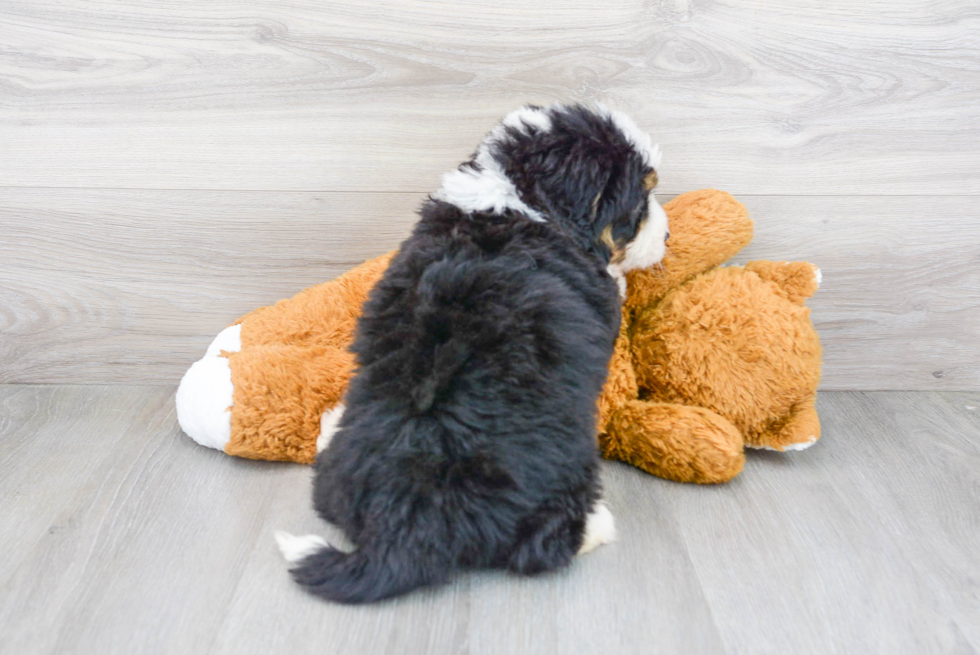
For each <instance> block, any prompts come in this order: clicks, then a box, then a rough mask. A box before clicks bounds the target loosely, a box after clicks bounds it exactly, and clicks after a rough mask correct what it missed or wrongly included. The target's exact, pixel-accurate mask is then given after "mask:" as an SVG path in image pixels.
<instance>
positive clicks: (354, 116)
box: [0, 0, 980, 195]
mask: <svg viewBox="0 0 980 655" xmlns="http://www.w3.org/2000/svg"><path fill="white" fill-rule="evenodd" d="M978 20H980V12H978V9H977V7H976V5H975V4H974V3H970V2H963V1H962V0H944V1H940V2H937V1H935V0H903V1H901V2H895V1H893V0H888V1H886V0H861V1H858V2H849V3H847V4H846V5H841V6H838V7H834V8H833V9H828V7H827V5H826V3H825V2H823V1H822V0H778V1H776V2H763V1H762V0H753V1H751V2H743V1H741V0H723V1H709V2H689V1H687V0H676V1H675V0H664V1H655V2H646V1H643V0H612V1H610V2H604V3H603V4H602V6H601V9H600V8H599V7H598V6H597V5H596V4H595V3H594V2H592V1H591V0H575V1H573V2H559V1H558V0H541V1H539V2H536V3H527V2H523V1H520V0H503V1H498V2H493V3H489V2H469V3H447V2H440V1H427V2H404V1H386V2H380V3H369V4H364V3H362V2H358V1H357V0H334V1H327V2H312V1H310V0H275V1H272V0H261V1H257V2H248V3H243V2H240V1H239V0H221V1H216V2H206V3H201V2H191V1H188V0H182V1H178V2H161V1H159V0H122V1H120V2H112V3H95V4H93V3H89V2H84V1H83V0H8V1H6V2H4V3H3V6H2V8H0V33H2V34H3V56H2V57H0V99H2V103H0V107H2V111H0V152H3V153H4V156H3V163H2V164H0V185H6V186H48V187H83V188H87V187H117V188H208V189H250V190H254V189H276V190H327V191H410V192H416V193H418V192H427V191H429V190H431V189H432V188H433V187H434V185H435V184H436V182H437V180H438V177H439V175H440V173H442V172H443V171H445V170H447V169H449V168H452V167H454V166H455V165H456V164H457V163H458V162H459V161H460V160H461V159H463V158H464V157H465V156H466V155H468V153H470V152H471V151H472V150H473V148H474V146H475V144H476V142H477V140H478V139H479V138H480V136H481V135H482V134H483V133H484V132H485V131H487V130H488V129H489V128H490V127H491V126H492V125H493V124H494V122H495V121H496V120H497V119H498V118H499V117H500V116H501V115H502V114H503V113H505V112H507V111H509V110H510V109H512V108H513V107H514V106H516V105H518V104H520V103H523V102H527V101H535V102H550V101H556V100H560V101H573V100H575V101H594V100H599V101H603V102H607V103H609V104H612V105H615V106H618V107H620V108H622V109H625V110H627V111H628V112H630V113H631V114H632V115H634V116H635V118H636V119H637V121H638V122H639V124H640V125H641V126H642V127H644V128H646V129H648V130H650V131H651V132H652V133H653V134H654V135H655V138H656V139H657V140H659V141H660V142H661V143H662V145H663V147H664V150H665V152H666V153H667V154H666V159H665V167H664V171H663V174H662V175H661V179H662V181H663V185H664V191H666V192H680V191H684V190H687V189H691V188H698V187H703V186H720V187H724V188H727V189H731V190H732V191H733V192H736V193H742V194H746V193H753V194H787V195H796V194H826V193H828V192H829V193H838V194H840V193H845V194H850V193H856V194H902V195H915V194H920V195H922V194H951V193H952V194H972V195H977V194H980V149H978V147H977V142H978V138H980V30H978V29H977V21H978Z"/></svg>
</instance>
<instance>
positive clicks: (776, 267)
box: [745, 261, 823, 305]
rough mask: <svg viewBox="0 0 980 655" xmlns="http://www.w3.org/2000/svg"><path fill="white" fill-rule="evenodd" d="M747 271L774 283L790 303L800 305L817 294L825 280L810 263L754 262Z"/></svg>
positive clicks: (818, 270) (746, 266)
mask: <svg viewBox="0 0 980 655" xmlns="http://www.w3.org/2000/svg"><path fill="white" fill-rule="evenodd" d="M745 270H746V271H749V272H751V273H755V274H756V275H758V276H759V277H761V278H762V279H763V280H769V281H770V282H774V283H775V284H776V286H778V287H779V289H780V290H781V291H782V293H783V294H785V296H786V298H787V299H788V300H789V301H790V302H794V303H796V304H798V305H802V304H803V303H804V301H806V299H807V298H809V297H810V296H812V295H813V294H814V293H816V291H817V288H818V287H819V286H820V282H821V281H822V280H823V274H822V273H821V272H820V269H819V268H817V267H816V266H814V265H813V264H811V263H809V262H770V261H754V262H749V263H748V264H746V265H745Z"/></svg>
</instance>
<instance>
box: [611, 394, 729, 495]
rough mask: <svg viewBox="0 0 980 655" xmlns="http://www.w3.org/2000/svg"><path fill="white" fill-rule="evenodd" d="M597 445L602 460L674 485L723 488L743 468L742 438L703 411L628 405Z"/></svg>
mask: <svg viewBox="0 0 980 655" xmlns="http://www.w3.org/2000/svg"><path fill="white" fill-rule="evenodd" d="M599 442H600V447H601V449H602V455H603V456H604V457H606V458H608V459H617V460H621V461H624V462H627V463H629V464H632V465H633V466H636V467H638V468H641V469H643V470H644V471H646V472H647V473H652V474H653V475H656V476H658V477H661V478H666V479H668V480H674V481H676V482H696V483H699V484H713V483H718V482H727V481H728V480H731V479H732V478H734V477H735V476H736V475H738V474H739V472H740V471H741V470H742V466H743V464H744V463H745V454H744V449H743V440H742V434H741V433H740V432H739V431H738V429H736V428H735V426H734V425H732V423H731V422H730V421H728V420H727V419H726V418H724V417H722V416H720V415H718V414H716V413H715V412H712V411H711V410H708V409H704V408H703V407H691V406H687V405H677V404H672V403H657V402H648V401H642V400H634V401H631V402H629V403H627V404H626V405H625V406H623V407H622V408H620V409H619V410H618V411H617V412H616V413H615V414H614V415H613V418H612V420H611V422H610V423H609V427H608V429H607V431H606V433H605V434H603V435H600V438H599Z"/></svg>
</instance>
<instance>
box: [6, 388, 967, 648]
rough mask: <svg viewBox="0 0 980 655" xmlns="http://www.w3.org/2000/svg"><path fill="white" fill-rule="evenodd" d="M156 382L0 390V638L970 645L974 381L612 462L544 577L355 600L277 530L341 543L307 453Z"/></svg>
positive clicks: (63, 643) (851, 398)
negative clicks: (197, 424) (208, 411)
mask: <svg viewBox="0 0 980 655" xmlns="http://www.w3.org/2000/svg"><path fill="white" fill-rule="evenodd" d="M173 392H174V389H173V387H134V386H127V387H122V386H105V387H92V386H16V385H11V386H0V498H2V500H3V504H2V509H0V553H2V555H0V652H2V653H5V654H6V653H11V654H13V653H16V654H23V653H59V654H61V653H76V652H77V653H99V654H102V653H289V654H291V655H292V654H298V653H307V652H309V653H314V652H315V653H367V654H372V655H373V654H380V653H439V654H441V653H474V654H475V653H505V654H514V653H536V654H537V653H542V654H544V653H556V654H558V653H560V654H562V655H566V654H571V653H589V654H596V653H660V652H663V653H723V652H724V653H832V652H833V653H972V652H976V650H977V648H978V647H980V392H971V393H956V392H943V393H938V392H917V393H906V392H865V393H859V392H833V393H830V392H827V393H823V394H821V396H820V398H819V404H818V407H819V411H820V414H821V416H822V419H823V426H824V437H823V439H822V440H821V441H820V442H819V443H818V444H817V445H816V446H814V447H813V448H811V449H810V450H808V451H805V452H802V453H794V454H780V453H769V452H753V453H750V456H749V460H748V463H747V465H746V467H745V470H744V472H743V473H742V475H741V476H740V477H738V478H737V479H736V480H735V481H734V482H732V483H730V484H727V485H723V486H717V487H699V486H688V485H680V484H674V483H670V482H665V481H663V480H659V479H657V478H653V477H651V476H649V475H646V474H644V473H642V472H640V471H638V470H636V469H633V468H630V467H628V466H625V465H622V464H618V463H606V464H605V465H604V467H603V477H604V481H605V485H606V494H607V498H608V501H609V503H610V505H611V506H612V508H613V511H614V513H615V514H616V517H617V519H618V523H619V530H620V540H619V541H618V542H617V543H616V544H614V545H611V546H607V547H603V548H601V549H599V550H598V551H596V552H594V553H592V554H590V555H587V556H584V557H582V558H580V559H578V560H577V561H576V562H575V563H574V564H573V566H572V567H571V568H570V569H568V570H566V571H563V572H561V573H558V574H555V575H548V576H544V577H540V578H536V579H521V578H517V577H514V576H511V575H507V574H503V573H486V572H485V573H475V574H468V575H461V576H459V577H458V578H457V579H456V580H455V582H454V583H453V584H451V585H449V586H446V587H443V588H440V589H435V590H428V591H423V592H418V593H414V594H411V595H409V596H407V597H404V598H401V599H398V600H395V601H392V602H387V603H383V604H379V605H374V606H368V607H342V606H336V605H330V604H327V603H325V602H322V601H320V600H318V599H315V598H312V597H309V596H307V595H305V594H304V593H303V592H302V591H301V590H300V589H299V588H297V587H296V586H295V585H294V584H293V583H292V582H291V581H290V579H289V577H288V576H287V574H286V569H285V566H284V564H283V562H282V561H281V560H280V558H279V554H278V552H277V551H276V548H275V544H274V542H273V538H272V533H273V531H274V530H278V529H285V530H290V531H293V532H298V533H303V532H307V531H309V532H317V533H319V534H323V535H326V536H327V537H328V538H330V539H332V540H334V541H337V542H339V543H343V542H342V540H341V539H339V538H338V535H337V533H336V531H335V530H333V529H332V528H331V527H330V526H327V525H326V524H323V523H321V522H320V521H319V520H318V519H317V518H316V516H315V515H314V513H313V510H312V509H311V507H310V500H309V492H310V474H311V472H310V469H309V468H308V467H304V466H298V465H289V464H273V463H266V462H250V461H244V460H240V459H235V458H232V457H228V456H226V455H224V454H222V453H219V452H215V451H211V450H206V449H204V448H202V447H200V446H197V445H196V444H194V443H193V442H191V441H190V440H189V439H188V438H187V437H185V436H184V435H183V434H182V433H181V432H180V429H179V428H178V426H177V422H176V417H175V413H174V408H173Z"/></svg>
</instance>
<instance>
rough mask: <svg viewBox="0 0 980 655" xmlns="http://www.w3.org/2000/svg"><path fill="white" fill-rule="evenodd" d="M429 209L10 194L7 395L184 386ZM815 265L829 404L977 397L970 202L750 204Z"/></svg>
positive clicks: (773, 243) (1, 355) (762, 225)
mask: <svg viewBox="0 0 980 655" xmlns="http://www.w3.org/2000/svg"><path fill="white" fill-rule="evenodd" d="M422 198H423V196H422V195H421V194H353V193H298V192H297V193H286V192H278V193H262V192H214V191H143V190H65V189H60V190H53V189H46V190H38V189H0V335H2V336H0V381H6V382H24V383H27V382H44V383H58V382H80V383H93V382H102V383H108V382H131V383H160V382H176V381H178V380H179V379H180V377H181V376H182V375H183V373H184V371H185V370H186V369H187V367H188V366H190V364H191V363H192V362H193V361H195V360H196V359H197V358H199V357H200V356H201V354H202V353H203V352H204V349H205V348H206V347H207V344H208V343H210V341H211V339H212V338H213V337H214V335H215V334H216V333H217V332H218V331H220V330H221V329H222V328H224V327H225V326H226V325H228V324H229V323H231V322H232V321H233V320H234V319H236V318H237V317H239V316H241V315H242V314H244V313H246V312H248V311H250V310H252V309H254V308H255V307H258V306H261V305H265V304H269V303H272V302H274V301H276V300H278V299H280V298H284V297H288V296H291V295H293V294H294V293H296V292H297V291H299V290H300V289H302V288H304V287H306V286H309V285H311V284H316V283H318V282H321V281H324V280H328V279H331V278H333V277H335V276H336V275H338V274H340V273H342V272H343V271H345V270H347V269H348V268H350V267H352V266H354V265H355V264H357V263H359V262H361V261H363V260H364V259H367V258H369V257H371V256H374V255H377V254H380V253H383V252H386V251H387V250H388V249H390V248H394V247H396V246H397V245H398V243H399V242H400V241H401V239H402V238H404V237H405V236H407V234H408V231H409V230H410V229H411V226H412V224H413V222H414V220H415V214H414V211H415V209H416V208H417V206H418V205H419V204H420V203H421V201H422ZM741 199H742V200H743V201H744V202H745V203H746V204H747V206H748V208H749V211H750V212H751V214H752V216H753V218H754V219H755V221H756V238H755V240H754V242H753V243H752V244H751V245H750V246H749V247H748V248H747V249H746V250H745V251H743V252H742V253H740V254H739V256H738V257H736V258H735V259H734V260H733V261H735V262H742V263H744V262H745V261H748V260H750V259H776V260H783V259H806V260H809V261H811V262H814V263H815V264H817V265H818V266H820V267H821V269H822V271H823V274H824V282H823V286H822V288H821V289H820V290H819V291H818V292H817V294H816V296H815V297H814V298H813V299H811V300H810V301H809V305H810V306H811V307H812V308H813V314H812V316H813V320H814V324H815V325H816V327H817V329H818V331H819V332H820V335H821V339H822V343H823V347H824V375H823V388H824V389H949V390H955V389H978V388H980V230H977V229H976V226H975V223H976V203H975V199H973V198H961V197H953V198H934V197H892V198H879V197H871V198H864V197H847V196H832V197H811V196H801V197H792V198H784V197H778V196H777V197H770V196H744V197H741Z"/></svg>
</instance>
